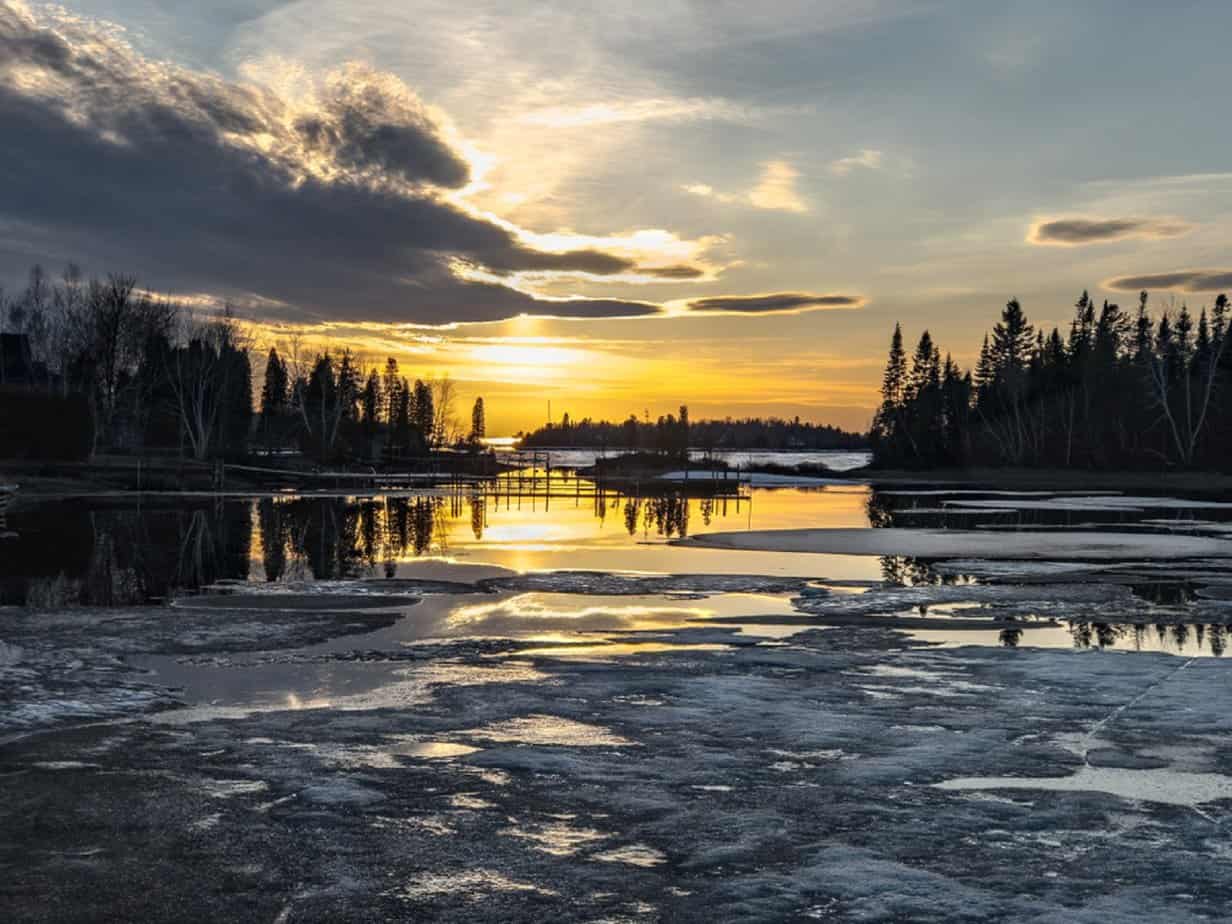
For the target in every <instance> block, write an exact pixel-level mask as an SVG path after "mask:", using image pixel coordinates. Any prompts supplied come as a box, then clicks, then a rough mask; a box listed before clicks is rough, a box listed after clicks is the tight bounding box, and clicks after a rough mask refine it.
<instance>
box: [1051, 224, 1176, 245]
mask: <svg viewBox="0 0 1232 924" xmlns="http://www.w3.org/2000/svg"><path fill="white" fill-rule="evenodd" d="M1191 229H1192V226H1191V225H1189V224H1188V223H1186V222H1183V221H1179V220H1177V219H1174V218H1058V219H1055V220H1053V221H1044V222H1039V223H1038V224H1035V225H1032V227H1031V231H1030V233H1029V234H1028V235H1027V240H1028V241H1030V242H1031V243H1032V244H1060V245H1063V246H1070V247H1074V246H1078V245H1081V244H1103V243H1106V242H1108V241H1119V240H1124V239H1125V238H1130V237H1145V238H1165V237H1180V236H1181V235H1183V234H1188V233H1189V231H1190V230H1191Z"/></svg>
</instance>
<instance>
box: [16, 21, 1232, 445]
mask: <svg viewBox="0 0 1232 924" xmlns="http://www.w3.org/2000/svg"><path fill="white" fill-rule="evenodd" d="M1229 34H1232V5H1229V4H1227V3H1226V2H1224V0H1193V2H1186V0H1174V2H1170V3H1168V4H1162V3H1158V2H1149V3H1148V2H1132V0H1117V2H1101V0H1087V2H1083V3H1073V2H1064V3H1062V2H1050V0H1040V2H1032V3H1021V2H1015V3H1003V2H995V0H971V2H966V0H863V2H856V0H766V2H762V3H757V4H750V3H746V2H735V0H645V2H643V0H622V2H620V3H611V2H604V3H588V2H581V0H542V2H535V3H530V2H517V0H449V2H444V0H212V2H209V3H202V2H199V0H70V2H69V3H67V4H65V5H62V6H45V5H41V4H34V3H14V2H11V0H0V137H3V144H0V191H2V192H0V284H3V285H4V286H5V287H6V289H7V290H8V291H10V292H11V291H13V290H14V289H15V288H20V286H21V284H22V279H23V277H24V275H25V273H26V272H27V269H28V267H29V266H30V265H31V264H32V263H35V262H39V263H42V264H43V265H45V266H46V267H47V268H48V269H49V270H51V271H53V272H55V271H56V270H57V269H58V268H59V267H62V266H63V265H65V264H66V263H67V262H68V261H74V262H76V263H77V264H79V265H80V266H81V267H82V268H83V270H84V271H85V272H86V273H100V274H101V273H106V272H111V271H124V272H131V273H135V274H136V275H137V276H138V277H139V279H140V280H141V283H142V285H143V286H145V287H146V288H148V289H150V290H153V291H157V292H160V293H169V294H172V295H174V296H176V297H177V298H181V299H184V300H185V301H186V302H187V303H189V304H192V305H199V306H201V308H202V310H210V309H211V308H214V307H216V306H218V305H220V304H222V303H223V302H229V303H231V304H232V305H233V306H234V308H235V310H236V312H237V313H238V314H239V315H240V316H242V317H244V318H246V319H248V320H249V321H250V322H251V330H252V331H253V335H254V338H255V341H256V342H257V343H259V344H260V345H262V346H265V345H268V344H274V343H282V344H284V345H285V344H288V343H290V342H292V340H293V339H296V338H297V337H298V339H299V340H300V342H301V343H302V344H306V345H307V346H308V348H324V347H329V348H331V349H334V350H338V349H341V348H342V347H344V346H350V347H351V348H352V349H354V350H356V351H357V352H358V353H359V354H360V355H361V356H362V357H363V358H364V359H365V360H366V361H369V362H372V363H374V364H376V363H383V361H384V358H385V356H387V355H394V356H395V357H396V358H397V359H398V360H399V362H400V364H401V366H402V369H403V371H404V372H405V373H407V374H410V375H412V376H414V375H418V376H424V377H426V376H432V375H442V374H449V375H450V376H451V377H452V378H454V379H455V380H456V381H457V382H458V389H459V393H460V396H461V399H462V401H463V402H464V403H467V402H469V400H470V399H472V398H473V397H475V396H478V395H482V396H483V397H484V398H485V404H486V406H487V416H488V427H489V432H490V433H492V434H511V433H513V432H515V431H517V430H520V429H525V428H530V427H533V426H536V425H538V424H539V423H541V422H543V420H544V419H545V418H546V416H547V412H548V402H549V401H551V408H552V413H553V415H554V417H556V418H559V417H560V415H561V414H562V413H564V412H568V413H569V414H570V415H571V416H572V417H574V418H579V417H583V416H587V415H590V416H595V417H608V418H623V417H625V416H627V415H628V414H630V413H635V414H637V415H638V416H642V415H643V414H644V413H649V414H650V415H651V416H652V417H654V416H657V415H659V414H662V413H665V412H667V411H668V410H674V409H675V407H676V406H677V405H679V404H682V403H687V404H688V405H689V407H690V413H691V415H692V416H693V417H694V418H700V417H709V416H726V415H732V416H752V415H770V414H775V415H780V416H787V417H791V416H796V415H798V416H800V417H801V418H804V419H807V420H813V421H818V422H827V423H834V424H838V425H841V426H844V427H848V428H856V429H861V428H863V427H865V426H867V424H868V422H869V419H870V417H871V414H872V410H873V408H874V407H875V405H876V402H877V386H878V383H879V380H880V375H881V368H882V364H883V361H884V356H885V351H886V348H887V346H888V341H889V336H890V332H891V330H892V328H893V325H894V323H895V322H896V321H899V322H901V323H902V325H903V329H904V334H905V336H906V337H907V339H908V340H909V341H911V340H914V339H915V338H916V337H918V336H919V333H920V332H921V331H922V330H924V329H925V328H927V329H929V330H930V331H931V333H932V335H933V337H934V339H936V340H937V341H939V343H940V345H941V347H942V350H943V351H951V352H952V353H953V354H954V356H955V358H956V359H958V360H959V361H961V362H963V363H964V364H970V363H971V361H972V359H973V357H974V355H975V354H976V353H977V351H978V348H979V343H980V339H981V337H982V333H983V331H984V330H985V329H987V328H988V327H989V326H990V325H991V324H992V323H993V322H994V321H995V319H996V315H997V312H998V311H999V309H1000V307H1001V306H1002V305H1003V304H1004V303H1005V301H1007V300H1008V299H1009V298H1012V297H1016V298H1018V299H1020V300H1021V302H1022V303H1023V307H1024V308H1025V310H1026V312H1027V314H1028V316H1029V317H1030V318H1031V319H1032V320H1033V321H1034V322H1035V323H1036V324H1037V325H1046V326H1049V327H1050V326H1051V325H1053V324H1062V325H1063V324H1065V323H1067V322H1068V318H1069V316H1070V315H1071V313H1072V305H1073V302H1074V301H1075V300H1076V298H1077V296H1078V295H1079V293H1080V292H1081V291H1082V290H1083V289H1090V290H1091V291H1092V293H1093V294H1094V295H1095V296H1096V297H1097V298H1099V299H1103V298H1108V299H1112V300H1115V301H1120V302H1121V303H1122V304H1125V305H1132V304H1134V303H1135V302H1136V296H1137V292H1138V290H1139V289H1142V288H1146V289H1149V290H1150V292H1151V297H1152V304H1153V305H1155V306H1156V308H1157V309H1161V310H1162V309H1165V308H1168V307H1170V306H1174V307H1179V305H1180V304H1181V303H1187V304H1189V305H1190V306H1191V307H1193V308H1198V307H1200V306H1202V305H1205V304H1209V303H1210V302H1211V301H1213V298H1214V295H1215V293H1216V292H1218V291H1221V290H1224V289H1232V252H1229V241H1230V240H1232V237H1230V235H1229V231H1232V171H1230V169H1229V163H1232V162H1230V161H1229V156H1228V151H1229V150H1232V120H1229V119H1228V118H1227V114H1228V103H1227V99H1226V96H1227V84H1228V73H1229V65H1228V63H1227V53H1226V47H1225V45H1226V37H1227V36H1228V35H1229Z"/></svg>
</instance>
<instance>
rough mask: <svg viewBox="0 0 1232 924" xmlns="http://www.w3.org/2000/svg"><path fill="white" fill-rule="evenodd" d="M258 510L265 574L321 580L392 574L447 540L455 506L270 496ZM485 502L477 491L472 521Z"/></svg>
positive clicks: (434, 501)
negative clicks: (407, 560)
mask: <svg viewBox="0 0 1232 924" xmlns="http://www.w3.org/2000/svg"><path fill="white" fill-rule="evenodd" d="M258 509H259V516H258V518H257V520H258V524H259V526H260V529H261V544H262V547H263V549H264V560H265V562H266V580H268V581H277V580H279V579H281V578H282V577H284V576H290V577H299V576H311V577H312V578H313V579H314V580H333V579H339V578H354V577H362V576H365V575H370V574H375V573H376V571H377V566H378V565H380V566H382V569H383V572H384V573H385V574H386V575H389V576H392V575H393V574H394V572H395V570H396V565H397V562H398V561H399V560H401V559H403V558H406V557H408V556H421V555H424V554H426V553H427V552H429V551H431V550H432V548H433V546H434V544H435V545H436V546H441V547H443V546H444V544H445V535H446V530H447V529H448V525H449V513H450V512H451V511H449V510H446V508H445V500H444V498H441V497H436V496H432V497H385V498H371V499H364V500H359V501H356V500H352V499H348V498H341V497H338V498H333V497H331V498H319V497H318V498H293V499H287V500H283V499H279V498H266V499H265V500H262V501H260V502H259V504H258ZM476 511H478V517H479V520H478V522H479V523H480V527H479V530H480V533H482V522H483V516H484V514H483V506H482V501H481V502H480V503H478V504H476V503H475V501H474V499H472V504H471V515H472V526H473V525H474V523H475V522H476V520H475V516H476Z"/></svg>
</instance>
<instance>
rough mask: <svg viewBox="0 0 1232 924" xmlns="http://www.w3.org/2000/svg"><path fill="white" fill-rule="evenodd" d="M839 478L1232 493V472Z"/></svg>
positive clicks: (873, 473)
mask: <svg viewBox="0 0 1232 924" xmlns="http://www.w3.org/2000/svg"><path fill="white" fill-rule="evenodd" d="M838 477H841V478H850V479H851V480H853V481H861V482H868V483H870V484H874V485H889V484H906V485H917V484H938V483H955V484H966V485H970V484H992V485H998V486H1007V485H1008V486H1013V487H1024V488H1027V487H1030V488H1082V489H1086V490H1095V489H1099V488H1107V489H1109V490H1118V489H1124V488H1130V489H1145V490H1152V491H1159V490H1161V489H1165V490H1167V489H1170V490H1185V491H1232V473H1227V472H1208V471H1198V470H1190V471H1173V472H1157V471H1133V470H1130V471H1124V470H1120V471H1095V470H1090V469H1055V468H1040V469H1037V468H935V469H893V468H885V469H880V468H862V469H856V470H854V471H849V472H841V473H838Z"/></svg>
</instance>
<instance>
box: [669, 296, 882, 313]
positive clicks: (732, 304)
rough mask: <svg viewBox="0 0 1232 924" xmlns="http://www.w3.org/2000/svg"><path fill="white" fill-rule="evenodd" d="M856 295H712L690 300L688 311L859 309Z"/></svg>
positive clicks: (758, 311)
mask: <svg viewBox="0 0 1232 924" xmlns="http://www.w3.org/2000/svg"><path fill="white" fill-rule="evenodd" d="M863 304H864V298H863V297H862V296H859V295H814V294H812V293H810V292H774V293H771V294H769V295H715V296H712V297H710V298H699V299H695V300H694V301H691V302H689V310H690V311H707V312H730V313H733V314H774V313H776V312H790V311H807V310H810V309H815V308H859V307H860V306H861V305H863Z"/></svg>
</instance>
